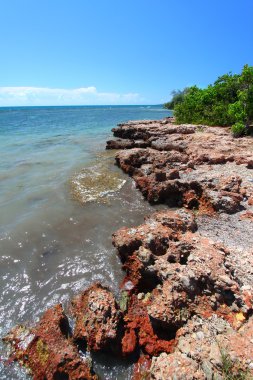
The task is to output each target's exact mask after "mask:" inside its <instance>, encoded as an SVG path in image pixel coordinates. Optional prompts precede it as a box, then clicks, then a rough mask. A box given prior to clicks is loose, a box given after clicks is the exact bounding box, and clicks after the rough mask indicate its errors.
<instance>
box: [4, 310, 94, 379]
mask: <svg viewBox="0 0 253 380" xmlns="http://www.w3.org/2000/svg"><path fill="white" fill-rule="evenodd" d="M69 333H70V329H69V324H68V319H67V317H66V315H65V314H64V312H63V309H62V306H61V305H56V306H55V307H53V308H51V309H48V310H47V311H46V312H45V313H44V315H43V316H42V318H41V319H40V321H39V323H38V324H37V325H36V326H35V327H34V328H31V329H28V328H25V327H22V326H18V327H16V328H14V329H13V330H11V332H10V333H9V334H8V335H7V336H6V337H5V338H4V341H5V342H8V343H10V344H11V345H12V349H13V352H12V359H13V360H18V361H19V362H20V363H21V364H22V365H25V366H26V367H28V368H29V369H30V371H31V374H32V376H33V379H34V380H56V379H69V380H96V379H97V376H96V375H94V374H93V373H92V371H91V367H90V360H89V359H86V358H84V357H80V355H79V353H78V350H77V347H76V346H74V345H73V343H72V341H71V339H70V337H69Z"/></svg>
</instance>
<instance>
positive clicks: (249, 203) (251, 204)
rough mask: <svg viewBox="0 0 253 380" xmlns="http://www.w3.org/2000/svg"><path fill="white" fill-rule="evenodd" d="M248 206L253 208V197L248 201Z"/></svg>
mask: <svg viewBox="0 0 253 380" xmlns="http://www.w3.org/2000/svg"><path fill="white" fill-rule="evenodd" d="M248 205H249V206H253V197H250V198H249V199H248Z"/></svg>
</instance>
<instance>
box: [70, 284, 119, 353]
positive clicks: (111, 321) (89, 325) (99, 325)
mask: <svg viewBox="0 0 253 380" xmlns="http://www.w3.org/2000/svg"><path fill="white" fill-rule="evenodd" d="M72 312H73V315H74V316H75V317H76V324H75V329H74V335H73V338H74V339H75V340H76V341H80V340H84V341H85V342H87V346H88V349H89V350H92V351H99V350H106V349H110V348H111V347H112V345H113V343H115V341H116V338H117V333H118V328H119V324H120V319H121V312H120V310H119V307H118V305H117V303H116V301H115V298H114V296H113V294H112V293H111V291H110V290H109V289H107V288H106V287H104V286H102V285H101V284H99V283H97V284H94V285H92V286H91V287H89V288H88V289H87V290H85V291H84V292H83V293H81V294H80V295H78V296H76V297H75V298H74V299H73V301H72Z"/></svg>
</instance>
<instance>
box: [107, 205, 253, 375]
mask: <svg viewBox="0 0 253 380" xmlns="http://www.w3.org/2000/svg"><path fill="white" fill-rule="evenodd" d="M113 244H114V245H115V247H116V248H117V249H118V252H119V255H120V258H121V260H122V262H123V267H124V269H125V270H126V272H127V275H126V279H125V282H124V283H123V285H122V288H123V290H122V291H123V292H124V293H127V295H128V307H127V308H126V311H125V315H124V323H125V325H124V326H125V330H126V336H125V337H124V339H123V342H122V343H123V351H124V352H125V353H129V352H132V351H133V350H134V349H136V346H139V347H141V349H142V351H143V353H144V354H146V355H149V357H151V358H152V357H153V359H152V365H151V369H150V372H148V373H149V375H148V376H150V377H148V378H151V379H160V378H161V379H162V378H168V379H169V378H173V377H170V376H172V374H173V371H174V373H175V374H177V376H182V377H179V378H182V379H183V378H189V379H191V378H196V379H202V378H203V379H204V378H208V379H212V377H210V376H212V375H213V374H217V376H222V365H223V364H222V356H221V353H220V349H219V341H220V342H221V346H222V347H224V350H227V351H229V353H228V355H231V357H232V359H231V360H236V361H238V363H239V364H238V366H239V369H237V367H236V366H235V368H234V367H233V368H234V369H233V368H232V367H231V368H232V369H233V370H234V371H237V370H238V371H241V370H243V371H245V372H247V371H251V364H250V363H251V362H250V355H251V352H252V349H253V341H251V340H250V339H251V338H250V337H251V335H250V334H251V333H252V331H251V324H252V323H251V322H250V321H251V319H249V318H250V316H251V313H252V310H253V308H252V306H253V289H252V284H253V274H252V273H248V274H247V276H242V277H241V278H240V276H239V275H238V273H239V272H238V267H239V266H240V263H238V262H237V263H235V261H234V258H235V257H236V252H233V251H232V250H230V249H228V248H225V247H224V246H223V245H222V244H220V243H217V242H214V241H213V240H211V239H210V238H207V237H204V236H203V235H202V234H200V233H199V232H198V230H197V224H196V218H195V215H194V214H193V213H192V212H190V211H187V210H182V209H181V210H177V211H172V210H166V211H160V212H156V213H154V214H152V215H151V216H149V217H147V218H146V219H145V222H144V224H142V225H140V226H138V227H136V228H135V227H132V228H128V229H127V228H125V227H124V228H121V229H120V230H119V231H118V232H116V233H114V235H113ZM238 260H239V259H238ZM242 261H244V258H242ZM242 268H243V267H242ZM248 319H249V322H247V320H248ZM244 324H245V325H244ZM248 324H249V327H248V328H247V327H246V326H247V325H248ZM196 331H197V332H198V331H199V334H197V335H196V334H195V332H196ZM205 331H206V332H205ZM220 331H221V332H222V336H221V338H220V340H217V339H218V338H217V336H218V335H219V334H220ZM239 332H240V333H239ZM193 334H194V336H193ZM203 334H204V335H203ZM208 334H209V335H210V336H209V335H208ZM203 336H205V337H206V340H204V339H202V337H203ZM188 338H189V339H191V340H192V343H191V344H190V343H189V342H188ZM207 338H208V339H207ZM233 339H234V340H233ZM236 339H238V342H240V341H241V342H242V343H241V347H244V348H241V352H245V355H246V353H247V355H246V359H245V360H244V361H243V358H242V357H240V356H239V352H240V350H236V349H233V350H231V349H230V350H229V346H230V345H231V344H235V340H236ZM202 340H203V341H202ZM211 340H214V341H215V347H214V346H212V344H213V343H212V342H211ZM217 342H218V343H217ZM232 342H233V343H232ZM247 342H248V343H247ZM200 343H201V347H200ZM194 345H195V346H194ZM202 346H203V347H202ZM187 347H188V348H187ZM189 347H190V348H189ZM194 347H195V348H194ZM212 347H213V348H212ZM195 349H196V352H197V353H199V351H200V353H199V356H198V355H197V354H196V355H195V354H194V352H195V351H194V350H195ZM210 349H211V350H216V351H217V350H218V351H217V352H218V353H217V352H216V351H215V352H216V354H217V356H219V360H218V359H217V360H218V361H217V362H215V363H213V362H212V360H211V358H210V355H211V354H210V353H209V350H210ZM205 350H207V352H206V351H205ZM227 351H226V352H227ZM230 351H231V352H230ZM173 352H175V354H173ZM224 352H225V351H224ZM176 353H177V354H176ZM212 353H213V351H212ZM226 354H227V353H226ZM236 354H237V358H236V359H233V358H234V357H235V355H236ZM233 355H234V356H233ZM156 356H158V358H160V359H159V360H158V358H155V357H156ZM242 356H243V354H242ZM229 358H230V356H229ZM160 361H161V362H160ZM161 363H163V364H161ZM176 363H182V368H183V369H181V374H182V375H179V373H180V369H179V367H178V369H177V370H176V369H175V367H176V366H177V365H176ZM210 363H211V364H210ZM178 366H179V364H178ZM201 366H203V368H202V367H201ZM196 368H200V370H199V372H198V371H196ZM232 369H231V370H232ZM177 371H178V372H177ZM184 371H186V372H184ZM165 373H166V374H167V375H166V376H167V377H166V376H165ZM210 373H211V375H210ZM238 373H239V372H238ZM193 374H194V376H196V377H191V376H193ZM209 375H210V376H209ZM136 376H137V375H136ZM159 376H160V377H159ZM163 376H164V377H163ZM136 378H138V377H136ZM220 378H222V377H220Z"/></svg>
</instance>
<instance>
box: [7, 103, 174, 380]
mask: <svg viewBox="0 0 253 380" xmlns="http://www.w3.org/2000/svg"><path fill="white" fill-rule="evenodd" d="M168 114H169V112H168V111H166V110H164V109H162V108H161V107H159V106H117V107H116V106H113V107H108V106H105V107H101V106H100V107H95V106H94V107H24V108H17V107H15V108H0V153H1V160H0V275H1V277H0V288H1V290H2V291H1V295H0V335H1V336H3V335H4V334H5V333H6V332H7V331H8V329H10V328H11V327H12V326H14V325H15V324H17V323H24V322H25V321H35V320H37V319H38V317H39V316H40V315H41V313H42V312H43V311H44V310H45V309H47V308H48V307H49V306H50V305H53V304H55V303H57V302H63V303H64V304H65V305H67V302H68V300H69V298H70V297H71V296H73V294H75V293H76V292H78V291H80V290H81V289H83V288H84V287H85V286H87V285H89V284H90V283H91V282H93V281H97V280H99V281H101V282H102V283H104V284H107V285H109V286H110V287H111V288H112V289H113V290H114V291H115V292H117V289H118V286H119V283H120V281H121V280H122V277H123V274H122V273H121V270H120V262H119V260H118V258H117V256H116V254H115V251H114V250H113V247H112V245H111V234H112V232H113V231H115V230H117V229H118V228H120V227H122V226H123V225H128V226H129V225H134V224H136V223H139V222H141V221H142V219H143V216H144V215H145V214H147V213H148V212H150V211H151V210H152V208H151V207H150V206H149V205H148V204H147V203H146V202H145V201H144V200H143V199H142V197H141V195H140V194H139V193H138V192H137V191H136V190H135V188H134V186H133V183H132V181H131V180H130V179H129V178H128V177H126V176H125V175H124V174H123V173H122V172H121V171H120V170H119V169H118V168H116V167H115V165H114V159H113V154H112V152H105V151H104V148H105V141H106V140H107V139H109V138H111V137H112V134H111V128H113V127H115V126H116V124H117V123H119V122H123V121H127V120H137V119H160V118H163V117H166V116H168ZM87 173H88V174H87ZM101 173H108V174H106V175H108V178H110V179H112V181H109V180H108V186H109V187H108V189H102V190H103V191H102V190H101V192H100V195H101V194H102V196H101V197H99V198H96V196H94V197H93V196H90V193H91V191H92V192H93V193H94V194H97V192H96V191H95V190H96V189H95V187H94V186H96V184H98V185H99V179H100V178H101ZM93 174H94V176H93ZM87 175H89V176H90V177H87ZM96 176H97V177H96ZM91 177H92V178H91ZM93 177H95V178H98V181H97V182H96V181H95V182H94V181H93V180H94V178H93ZM80 178H82V181H80ZM83 178H84V181H83ZM91 180H92V181H93V182H94V183H93V182H92V184H91ZM115 184H116V185H115ZM114 185H115V186H114ZM85 186H86V188H85ZM80 189H81V190H80ZM104 190H106V191H104ZM79 191H81V193H82V195H83V194H86V193H88V194H89V197H88V198H87V197H86V198H84V197H83V196H82V197H79V196H76V194H77V193H78V192H79ZM93 193H92V194H93ZM78 195H79V193H78ZM101 200H102V201H101ZM86 201H87V202H86ZM1 348H2V350H3V353H2V354H1V358H2V359H4V358H5V352H4V347H1ZM95 366H96V368H97V370H98V371H99V373H100V375H101V378H102V379H116V380H117V379H126V378H128V376H129V373H130V367H129V366H128V365H126V364H124V363H123V364H122V363H121V364H120V363H117V364H116V363H115V362H114V361H112V362H111V363H109V362H108V360H105V361H103V360H99V359H96V360H95ZM0 378H1V379H28V378H29V377H28V375H27V374H26V373H25V372H24V371H22V370H20V368H19V367H18V366H17V365H11V366H5V365H4V360H2V361H1V362H0Z"/></svg>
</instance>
